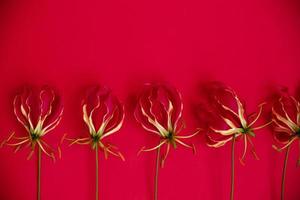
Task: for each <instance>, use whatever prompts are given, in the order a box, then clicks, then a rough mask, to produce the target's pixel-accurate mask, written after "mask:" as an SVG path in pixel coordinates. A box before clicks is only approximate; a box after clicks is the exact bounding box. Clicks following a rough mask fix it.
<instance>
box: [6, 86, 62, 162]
mask: <svg viewBox="0 0 300 200" xmlns="http://www.w3.org/2000/svg"><path fill="white" fill-rule="evenodd" d="M13 105H14V114H15V116H16V118H17V120H18V121H19V122H20V123H21V124H22V125H23V127H24V128H25V130H26V131H27V133H28V135H27V136H24V137H17V136H15V132H13V133H12V134H11V135H10V136H9V138H8V139H6V140H5V141H3V143H2V145H4V144H6V145H8V146H13V147H15V151H18V150H19V149H20V148H21V147H22V146H23V145H25V146H31V152H30V154H29V155H28V157H27V158H28V159H30V158H31V156H32V154H33V152H34V150H35V147H36V145H38V147H39V148H41V150H42V151H43V152H44V153H45V154H46V155H48V156H50V157H52V158H53V159H54V150H53V148H51V147H50V146H49V145H48V144H47V143H46V142H45V141H44V140H43V136H45V135H46V134H47V133H48V132H50V131H51V130H53V129H54V128H55V127H57V126H58V124H59V123H60V121H61V118H62V114H63V107H62V106H61V105H60V104H59V99H58V98H57V97H56V95H55V93H54V91H53V90H52V89H50V88H43V89H41V90H40V91H39V92H38V93H36V92H33V91H32V90H24V91H23V93H22V94H19V95H17V96H16V97H15V98H14V103H13Z"/></svg>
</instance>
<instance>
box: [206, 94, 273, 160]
mask: <svg viewBox="0 0 300 200" xmlns="http://www.w3.org/2000/svg"><path fill="white" fill-rule="evenodd" d="M225 92H226V93H229V94H230V96H231V97H233V99H234V101H235V103H236V105H237V106H236V107H237V108H236V111H235V109H234V108H230V107H229V106H226V105H224V104H223V103H222V102H221V101H220V100H219V99H218V98H217V97H216V102H217V104H218V107H219V109H220V110H219V111H220V114H219V116H220V117H221V118H222V120H223V121H224V122H225V124H226V126H227V127H228V129H225V130H219V129H215V128H213V127H211V130H212V131H213V132H212V133H209V134H208V135H207V136H208V143H207V144H208V146H210V147H215V148H217V147H221V146H223V145H225V144H226V143H227V142H229V141H231V140H232V139H233V137H242V139H243V140H244V152H243V154H242V157H241V158H240V161H241V163H242V164H244V159H245V155H246V152H247V146H248V142H249V143H250V145H251V151H252V153H253V154H254V156H255V157H256V158H257V159H258V157H257V155H256V153H255V149H254V146H253V143H252V139H251V138H252V137H255V133H254V131H255V130H258V129H261V128H264V127H266V126H267V125H269V124H270V123H271V122H269V123H266V124H264V125H261V126H254V125H255V123H256V122H257V120H258V119H259V118H260V116H261V114H262V111H263V106H264V105H265V103H262V104H260V105H259V111H258V113H256V114H255V115H251V116H250V115H249V116H248V115H247V114H246V113H245V108H244V105H243V103H242V102H241V101H240V99H239V98H238V96H237V95H236V93H235V92H234V91H233V90H232V89H228V88H227V89H225ZM253 116H255V117H254V119H253V120H252V121H251V122H248V121H249V119H250V118H252V117H253Z"/></svg>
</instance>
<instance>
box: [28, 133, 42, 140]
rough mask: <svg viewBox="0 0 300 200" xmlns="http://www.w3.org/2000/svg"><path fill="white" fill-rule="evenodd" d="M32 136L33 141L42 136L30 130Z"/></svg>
mask: <svg viewBox="0 0 300 200" xmlns="http://www.w3.org/2000/svg"><path fill="white" fill-rule="evenodd" d="M30 137H31V140H32V141H37V140H38V139H39V138H40V136H39V135H38V134H36V133H34V132H30Z"/></svg>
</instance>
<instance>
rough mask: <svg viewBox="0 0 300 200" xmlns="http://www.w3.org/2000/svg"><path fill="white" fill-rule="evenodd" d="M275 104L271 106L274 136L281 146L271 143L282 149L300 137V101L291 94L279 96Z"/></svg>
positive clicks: (277, 148) (274, 146)
mask: <svg viewBox="0 0 300 200" xmlns="http://www.w3.org/2000/svg"><path fill="white" fill-rule="evenodd" d="M277 104H278V106H276V104H275V105H274V106H273V107H272V115H273V117H272V120H273V122H274V138H275V140H276V141H277V142H278V143H279V144H281V145H282V146H281V147H277V146H276V145H273V148H275V149H276V150H278V151H282V150H283V149H286V148H288V147H289V146H290V145H291V144H292V143H293V142H294V141H295V140H299V138H300V103H299V101H297V100H296V99H295V98H294V97H293V96H289V97H285V98H284V97H281V98H280V99H279V101H278V102H277ZM299 144H300V141H299ZM298 164H300V159H299V160H298Z"/></svg>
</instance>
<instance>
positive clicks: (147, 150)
mask: <svg viewBox="0 0 300 200" xmlns="http://www.w3.org/2000/svg"><path fill="white" fill-rule="evenodd" d="M166 142H167V140H163V141H161V142H160V143H159V144H158V145H157V146H155V147H152V148H149V149H145V147H143V148H142V149H141V150H140V151H139V152H138V155H140V154H141V152H149V151H154V150H156V149H158V148H159V147H161V146H162V145H163V144H165V143H166Z"/></svg>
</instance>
